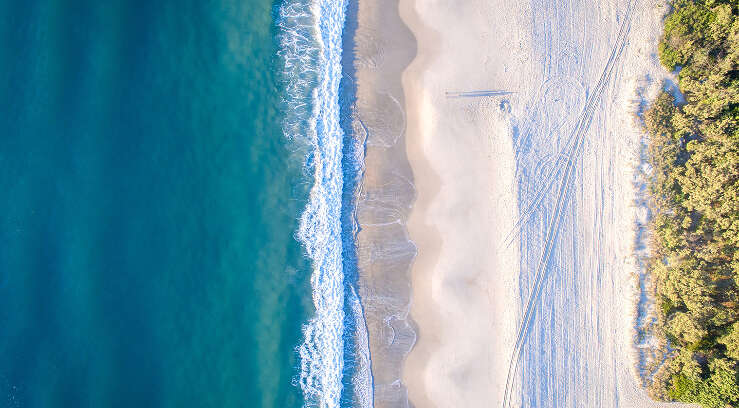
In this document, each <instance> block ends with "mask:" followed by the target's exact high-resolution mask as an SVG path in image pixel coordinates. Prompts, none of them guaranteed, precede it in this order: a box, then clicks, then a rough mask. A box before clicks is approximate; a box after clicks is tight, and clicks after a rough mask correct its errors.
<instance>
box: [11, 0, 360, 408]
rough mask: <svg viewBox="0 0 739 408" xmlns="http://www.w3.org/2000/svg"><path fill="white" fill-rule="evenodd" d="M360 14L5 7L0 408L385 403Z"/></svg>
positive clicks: (299, 0) (200, 4)
mask: <svg viewBox="0 0 739 408" xmlns="http://www.w3.org/2000/svg"><path fill="white" fill-rule="evenodd" d="M346 10H347V4H346V3H345V2H344V1H341V0H336V1H324V0H313V1H307V0H284V1H265V0H212V1H194V0H178V1H174V0H161V1H154V2H152V1H140V0H129V1H105V2H100V1H90V0H66V1H65V0H57V1H52V0H38V1H31V2H21V1H6V2H2V3H0V30H2V35H0V41H2V47H0V84H2V86H1V87H0V106H2V108H0V125H1V126H2V134H0V186H1V187H2V191H3V197H4V199H2V200H0V398H1V400H2V405H3V406H8V407H303V406H308V407H313V406H316V407H325V408H333V407H345V406H347V407H348V406H359V407H362V406H365V407H367V406H371V404H372V401H371V395H372V378H371V375H370V373H369V368H368V367H369V352H368V351H367V346H366V328H365V324H364V320H363V313H362V306H361V302H360V300H359V298H358V297H357V295H356V293H357V292H358V291H357V288H356V279H357V278H356V274H357V272H356V261H355V259H356V256H355V240H354V237H355V236H356V233H357V231H358V227H357V225H356V221H355V216H354V212H353V201H354V197H355V194H356V190H357V186H358V183H359V181H360V179H361V171H362V156H361V154H362V144H361V142H360V141H358V140H355V139H356V138H355V137H354V135H353V134H352V132H351V130H350V127H349V126H348V125H347V123H348V121H349V119H348V118H350V117H351V106H350V102H351V97H350V96H349V97H347V94H348V93H350V92H351V86H347V84H350V83H351V73H350V72H347V70H346V69H344V67H343V64H342V51H343V36H344V32H343V28H344V22H345V19H346Z"/></svg>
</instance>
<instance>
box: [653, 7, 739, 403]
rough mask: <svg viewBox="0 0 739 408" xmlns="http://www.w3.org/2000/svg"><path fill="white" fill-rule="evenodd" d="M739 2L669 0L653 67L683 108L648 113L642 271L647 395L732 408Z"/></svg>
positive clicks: (738, 303)
mask: <svg viewBox="0 0 739 408" xmlns="http://www.w3.org/2000/svg"><path fill="white" fill-rule="evenodd" d="M738 7H739V2H737V1H736V0H675V1H674V2H673V10H672V12H671V13H670V14H669V15H668V16H667V18H666V19H665V26H664V35H663V37H662V40H661V41H660V44H659V49H658V51H659V58H660V61H661V63H662V64H663V65H664V66H665V67H666V68H667V69H669V70H675V69H676V68H680V70H679V74H678V85H679V88H680V91H681V92H682V94H683V95H684V97H685V102H684V103H683V104H680V105H678V104H677V103H676V100H675V98H674V97H673V95H671V94H670V93H669V92H666V91H665V92H662V93H660V94H659V95H658V96H657V98H656V100H655V101H654V102H653V103H652V105H651V106H650V108H649V109H648V110H647V111H646V112H645V115H644V125H645V127H646V130H647V132H648V134H649V136H650V142H649V148H648V153H649V160H650V164H651V166H652V168H653V169H654V173H653V177H652V180H651V181H650V189H649V191H650V194H651V203H652V206H653V209H654V213H655V217H654V219H653V220H652V222H651V230H652V235H653V244H652V245H653V251H652V254H653V258H652V259H651V261H650V262H649V265H650V266H649V268H650V272H651V273H652V276H653V277H654V280H655V283H656V284H655V291H656V293H655V296H656V298H657V299H659V301H660V303H659V304H660V308H659V326H660V330H659V331H658V332H659V333H662V335H663V338H664V341H663V343H664V344H666V346H665V347H666V349H665V355H666V356H667V359H666V362H665V364H663V366H662V368H660V369H659V371H658V372H657V373H656V374H655V376H654V377H653V382H652V384H651V391H652V395H655V396H657V397H659V398H662V399H667V400H674V401H683V402H690V403H699V404H701V405H702V406H703V407H706V408H709V407H710V408H726V407H735V406H739V386H738V385H737V384H739V377H738V375H739V374H738V370H737V367H738V365H739V250H738V248H739V19H738V18H737V8H738Z"/></svg>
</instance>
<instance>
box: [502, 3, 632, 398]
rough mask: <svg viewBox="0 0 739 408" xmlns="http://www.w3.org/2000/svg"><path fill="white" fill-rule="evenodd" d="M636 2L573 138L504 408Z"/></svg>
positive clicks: (629, 9)
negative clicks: (578, 164) (586, 143)
mask: <svg viewBox="0 0 739 408" xmlns="http://www.w3.org/2000/svg"><path fill="white" fill-rule="evenodd" d="M636 1H637V0H629V2H628V3H627V5H626V13H625V15H624V19H623V21H622V23H621V27H620V29H619V32H618V35H617V37H616V43H615V44H614V47H613V48H612V49H611V54H610V56H609V57H608V60H607V61H606V66H605V68H604V69H603V72H602V73H601V76H600V79H599V80H598V82H597V83H596V85H595V88H594V89H593V93H592V94H591V95H590V96H589V97H588V99H587V101H586V103H585V107H584V108H583V111H582V113H581V114H580V117H579V119H578V122H577V125H576V127H575V129H573V133H572V136H571V138H572V137H574V140H575V143H574V144H573V145H572V146H571V147H570V150H569V152H567V155H566V157H567V160H566V166H565V169H564V177H563V178H562V183H561V184H560V187H559V193H558V194H557V201H556V205H555V209H554V214H553V216H552V219H551V221H550V223H549V226H548V228H547V233H546V236H545V240H544V250H543V252H542V254H541V257H540V258H539V262H538V264H537V269H536V276H535V278H534V286H533V288H532V290H531V293H530V294H529V299H528V301H527V302H526V308H525V312H524V317H523V320H522V321H521V326H520V327H519V329H518V334H517V336H516V341H515V344H514V347H513V353H512V355H511V360H510V363H509V366H508V374H507V377H506V386H505V392H504V394H503V408H508V407H510V404H511V398H512V395H511V394H512V392H513V386H514V382H515V372H516V370H517V369H518V363H519V361H520V360H521V349H522V346H523V343H524V341H525V339H526V335H527V332H528V328H529V326H530V324H531V320H532V317H533V315H534V312H535V308H534V303H536V301H537V300H538V299H539V297H540V295H541V291H542V288H543V286H544V285H543V283H544V276H545V269H546V266H547V264H548V262H549V256H550V255H551V253H552V248H553V247H554V242H555V237H556V235H557V232H558V229H559V224H560V221H561V220H562V210H563V208H564V203H565V201H566V199H567V196H568V193H569V190H570V187H571V179H572V177H573V174H574V169H575V159H576V158H577V157H578V156H579V154H580V151H581V150H582V146H583V144H584V141H585V133H586V131H587V130H588V128H589V127H590V124H591V123H592V121H593V114H594V112H595V108H596V106H597V102H598V101H599V99H600V97H601V96H602V95H603V93H604V90H605V87H606V85H607V84H608V83H609V82H610V79H611V75H612V74H613V71H614V68H615V66H616V63H617V62H618V60H619V59H620V57H621V54H622V53H623V50H624V48H625V47H626V38H627V37H628V33H629V30H630V28H631V17H632V12H633V10H634V7H635V3H636Z"/></svg>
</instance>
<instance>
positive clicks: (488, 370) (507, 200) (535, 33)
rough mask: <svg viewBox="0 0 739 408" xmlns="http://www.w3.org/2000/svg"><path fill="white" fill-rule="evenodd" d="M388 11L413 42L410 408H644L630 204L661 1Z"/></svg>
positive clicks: (474, 4)
mask: <svg viewBox="0 0 739 408" xmlns="http://www.w3.org/2000/svg"><path fill="white" fill-rule="evenodd" d="M400 14H401V17H402V18H403V20H404V21H405V23H406V24H407V25H408V26H409V27H410V29H411V31H412V32H413V34H414V35H415V37H416V40H417V55H416V58H415V59H414V60H413V62H412V63H411V65H410V66H409V67H408V69H407V70H406V71H405V72H404V74H403V88H404V91H405V98H406V99H405V108H406V109H405V110H406V117H407V136H406V147H407V153H408V157H409V160H410V164H411V168H412V170H413V183H414V184H415V187H416V190H417V199H416V201H415V204H414V208H413V210H412V212H411V215H410V219H409V221H408V229H409V232H410V238H411V239H412V240H413V242H414V243H415V244H416V246H417V248H418V256H417V258H416V260H415V263H414V265H413V269H412V303H411V317H412V318H413V319H414V321H415V322H416V323H417V327H418V339H417V343H416V345H415V347H414V348H413V349H412V351H411V353H410V354H409V356H408V359H407V362H406V366H405V370H404V374H403V380H404V383H405V384H406V385H407V388H408V395H409V397H410V400H411V402H412V403H413V404H414V405H415V406H416V407H470V408H473V407H496V406H497V407H501V406H513V407H518V406H525V407H645V406H653V405H659V404H656V403H653V402H651V401H650V400H649V399H648V398H647V396H646V394H645V392H644V391H643V390H642V389H641V388H640V387H639V386H638V381H637V378H636V377H635V374H634V371H633V367H634V363H635V362H634V348H633V340H632V339H633V334H634V320H633V310H634V293H635V288H634V279H633V276H634V273H635V272H636V271H635V266H634V262H633V260H634V257H633V246H634V242H635V233H634V225H635V219H636V209H635V206H634V205H633V203H634V197H635V193H634V174H635V172H634V166H635V165H636V164H637V161H638V157H639V146H640V143H641V139H642V137H643V135H642V134H641V131H640V129H639V126H638V123H637V122H636V120H635V112H636V111H637V109H638V105H639V103H640V101H641V99H640V98H642V97H649V96H650V95H653V94H654V93H655V91H656V89H657V88H658V87H659V84H660V81H661V78H662V77H663V76H664V73H663V72H662V71H661V69H660V67H659V65H658V62H657V60H656V57H655V55H654V54H655V52H656V42H657V38H658V36H659V33H660V26H661V18H662V15H663V14H664V8H663V7H662V3H661V2H655V1H652V0H640V1H629V0H587V1H586V0H581V1H577V0H532V1H531V2H519V1H515V0H486V1H479V0H466V1H458V0H415V1H414V0H401V1H400ZM483 91H484V92H483ZM455 92H477V93H475V94H464V95H462V96H461V97H459V96H460V94H456V93H455ZM485 92H487V93H485ZM491 92H492V93H491ZM506 92H509V93H506ZM511 361H513V363H514V364H511ZM509 372H510V375H509ZM506 390H507V391H506Z"/></svg>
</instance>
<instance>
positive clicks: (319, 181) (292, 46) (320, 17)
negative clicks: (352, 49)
mask: <svg viewBox="0 0 739 408" xmlns="http://www.w3.org/2000/svg"><path fill="white" fill-rule="evenodd" d="M346 9H347V0H286V1H285V3H283V5H282V6H281V8H280V13H279V16H278V26H279V27H280V28H281V30H282V33H281V38H280V42H281V50H280V53H281V56H282V58H283V62H284V64H285V73H284V74H285V77H286V79H287V84H286V93H287V99H288V100H287V115H288V117H287V119H286V122H287V123H286V126H285V133H286V134H287V136H288V138H290V139H294V140H296V141H297V142H298V143H299V144H301V145H304V146H305V147H306V148H307V155H308V159H307V161H306V166H308V170H310V173H311V179H310V180H309V181H310V182H311V183H312V185H311V189H310V194H309V197H308V202H307V204H306V207H305V209H304V211H303V213H302V215H301V217H300V224H299V228H298V231H297V233H296V238H297V239H298V240H299V241H300V242H301V244H302V245H303V247H304V249H305V251H306V253H307V255H308V257H309V259H310V261H311V268H312V270H311V287H312V298H313V305H314V306H315V314H314V316H313V317H312V318H311V319H310V320H309V321H308V322H307V324H305V325H304V326H303V342H302V344H301V345H300V346H299V348H298V353H299V355H300V373H299V380H298V382H299V385H300V387H301V389H302V391H303V394H304V396H305V405H306V406H307V407H320V408H338V407H339V406H340V405H341V398H342V392H343V383H342V378H343V375H344V369H345V364H344V350H345V333H344V332H345V330H347V327H345V317H346V316H345V307H346V306H345V302H346V300H347V299H345V279H344V270H343V256H342V253H343V249H344V245H343V243H342V223H341V222H342V219H341V216H342V198H343V197H342V193H343V188H344V174H343V170H342V155H343V149H344V146H343V140H344V131H343V130H342V127H341V125H340V104H339V99H340V98H339V96H340V95H339V92H340V89H339V85H340V82H341V79H342V65H341V56H342V47H343V30H344V23H345V19H346Z"/></svg>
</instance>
